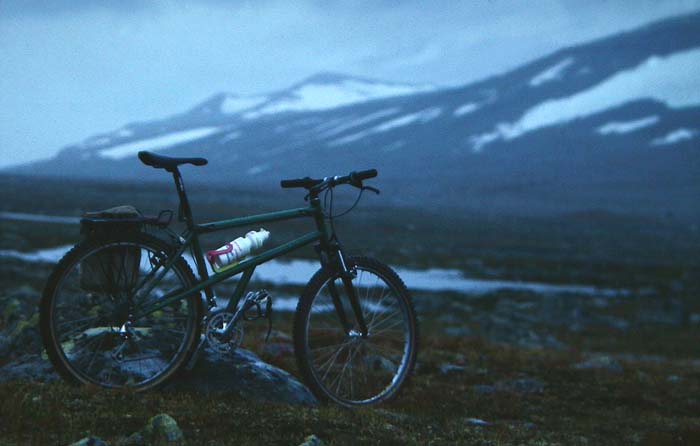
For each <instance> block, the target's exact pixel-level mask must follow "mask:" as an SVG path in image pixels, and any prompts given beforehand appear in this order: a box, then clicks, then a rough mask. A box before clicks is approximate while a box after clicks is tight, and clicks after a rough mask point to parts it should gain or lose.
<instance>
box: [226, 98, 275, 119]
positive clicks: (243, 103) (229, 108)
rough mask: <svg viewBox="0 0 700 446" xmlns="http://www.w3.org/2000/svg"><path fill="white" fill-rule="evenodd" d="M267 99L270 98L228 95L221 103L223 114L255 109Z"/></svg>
mask: <svg viewBox="0 0 700 446" xmlns="http://www.w3.org/2000/svg"><path fill="white" fill-rule="evenodd" d="M267 99H268V98H267V97H265V96H236V95H233V94H227V95H226V97H225V98H224V100H223V101H221V106H220V107H221V108H220V109H221V113H225V114H233V113H238V112H241V111H243V110H247V109H249V108H253V107H255V106H256V105H260V104H262V103H263V102H265V101H266V100H267Z"/></svg>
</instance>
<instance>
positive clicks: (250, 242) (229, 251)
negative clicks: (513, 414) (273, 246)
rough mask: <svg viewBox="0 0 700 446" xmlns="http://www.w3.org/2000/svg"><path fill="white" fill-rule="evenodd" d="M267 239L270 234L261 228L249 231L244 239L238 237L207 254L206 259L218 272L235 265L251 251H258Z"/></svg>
mask: <svg viewBox="0 0 700 446" xmlns="http://www.w3.org/2000/svg"><path fill="white" fill-rule="evenodd" d="M269 237H270V232H269V231H266V230H264V229H262V228H260V230H259V231H250V232H249V233H247V234H246V235H245V237H238V238H237V239H235V240H232V241H231V242H229V243H227V244H225V245H224V246H222V247H220V248H219V249H216V250H214V251H209V252H207V259H208V260H209V263H210V264H211V266H212V268H214V270H215V271H219V270H221V269H223V268H224V267H225V266H228V265H234V264H236V263H237V262H238V261H239V260H241V259H243V258H245V257H246V256H247V255H248V254H250V253H251V252H252V251H254V250H256V249H259V248H260V247H261V246H262V245H263V243H265V240H267V239H268V238H269Z"/></svg>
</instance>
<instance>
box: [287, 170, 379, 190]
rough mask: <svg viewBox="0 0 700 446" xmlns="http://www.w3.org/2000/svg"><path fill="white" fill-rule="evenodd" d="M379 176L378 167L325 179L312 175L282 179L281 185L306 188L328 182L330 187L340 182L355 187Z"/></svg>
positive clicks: (312, 187)
mask: <svg viewBox="0 0 700 446" xmlns="http://www.w3.org/2000/svg"><path fill="white" fill-rule="evenodd" d="M376 176H377V169H369V170H361V171H359V172H354V171H353V172H350V174H349V175H345V176H342V177H339V176H335V177H326V178H323V179H314V178H310V177H305V178H296V179H292V180H282V181H280V186H282V187H283V188H285V189H288V188H294V187H303V188H305V189H309V190H311V189H314V188H315V187H316V186H318V185H320V184H326V185H328V186H329V187H333V186H337V185H339V184H351V185H353V186H355V187H360V188H361V187H362V180H367V179H369V178H374V177H376Z"/></svg>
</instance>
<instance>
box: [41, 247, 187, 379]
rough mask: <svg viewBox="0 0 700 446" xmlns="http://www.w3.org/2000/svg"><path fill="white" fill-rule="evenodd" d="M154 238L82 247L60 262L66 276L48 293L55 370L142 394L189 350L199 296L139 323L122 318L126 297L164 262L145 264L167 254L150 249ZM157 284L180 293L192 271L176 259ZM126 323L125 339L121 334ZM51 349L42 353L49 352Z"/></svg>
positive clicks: (128, 304)
mask: <svg viewBox="0 0 700 446" xmlns="http://www.w3.org/2000/svg"><path fill="white" fill-rule="evenodd" d="M153 240H154V242H148V243H146V242H140V241H133V242H132V241H128V242H127V241H125V242H114V243H106V244H103V245H97V244H92V243H93V242H85V245H83V246H81V247H80V248H78V251H75V254H72V255H73V256H74V257H73V258H71V259H70V260H62V261H61V262H60V263H59V266H58V267H59V268H63V271H62V274H61V275H60V280H58V281H57V282H56V285H54V288H53V291H52V293H51V295H50V296H51V313H50V315H51V318H52V321H51V324H50V327H51V332H50V333H51V337H52V338H53V339H54V340H55V341H54V342H55V343H56V345H57V346H58V350H59V354H58V355H57V358H58V360H59V361H60V363H58V364H57V366H59V367H62V368H64V369H65V370H66V371H67V372H69V373H70V374H71V375H73V376H74V377H75V378H77V379H78V380H79V381H81V382H84V383H92V384H97V385H100V386H104V387H119V386H122V385H128V386H134V387H136V388H138V389H145V388H148V387H150V386H152V385H155V384H156V383H157V382H158V380H162V379H163V377H165V376H168V375H169V373H168V372H169V371H172V369H173V368H175V367H179V366H180V365H182V363H183V359H184V358H185V355H186V353H187V352H186V348H187V347H189V346H191V345H193V344H192V339H195V333H196V332H197V330H198V325H197V317H198V316H199V315H198V306H197V304H198V301H197V298H198V297H199V296H198V295H196V294H193V295H192V296H190V297H186V298H183V299H182V300H180V301H178V303H177V304H173V305H169V306H168V307H165V308H163V309H161V310H159V311H157V312H153V313H151V314H149V315H148V316H147V317H143V318H141V319H140V320H139V321H138V323H137V324H133V325H130V324H131V323H132V322H133V321H131V322H129V321H127V317H128V315H129V314H133V313H134V305H135V304H136V302H133V301H132V297H131V296H132V291H133V289H134V287H135V286H139V287H140V286H143V285H144V284H146V283H148V281H149V280H151V279H152V278H153V276H154V274H155V271H156V270H158V269H159V268H160V266H158V265H162V262H155V263H152V262H150V259H152V258H153V259H155V258H157V259H160V258H161V256H162V255H163V254H162V252H164V251H163V250H162V249H160V248H155V247H154V246H152V245H156V246H157V243H161V242H157V243H156V242H155V239H153ZM79 249H82V251H80V250H79ZM149 256H150V257H149ZM144 262H145V264H146V266H145V267H144ZM161 272H162V269H161ZM144 276H145V277H144ZM140 279H141V280H140ZM162 280H163V281H162V283H163V284H167V285H165V287H166V288H170V289H173V290H177V289H183V290H184V289H187V288H189V287H190V286H192V284H193V283H194V282H193V280H194V279H193V277H192V273H191V272H190V271H189V269H183V266H181V262H175V264H173V267H172V268H171V269H169V270H168V271H166V272H165V274H164V276H163V278H162ZM125 326H126V327H127V328H126V330H127V335H126V336H129V337H130V338H129V339H128V340H126V339H125V338H124V337H123V336H124V333H123V330H124V327H125ZM120 327H121V328H120ZM118 332H119V333H118ZM129 333H130V334H129ZM51 345H53V344H50V345H47V350H48V349H49V348H54V347H51ZM117 355H119V357H118V358H117Z"/></svg>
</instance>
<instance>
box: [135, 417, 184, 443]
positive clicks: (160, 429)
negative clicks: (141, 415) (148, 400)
mask: <svg viewBox="0 0 700 446" xmlns="http://www.w3.org/2000/svg"><path fill="white" fill-rule="evenodd" d="M141 434H142V435H143V439H144V443H145V444H147V445H149V446H184V444H185V437H184V435H183V434H182V430H180V427H179V426H178V425H177V422H176V421H175V420H174V419H173V417H171V416H170V415H168V414H165V413H161V414H158V415H156V416H155V417H153V418H151V419H150V420H148V423H146V426H145V427H144V428H143V431H142V432H141Z"/></svg>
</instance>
